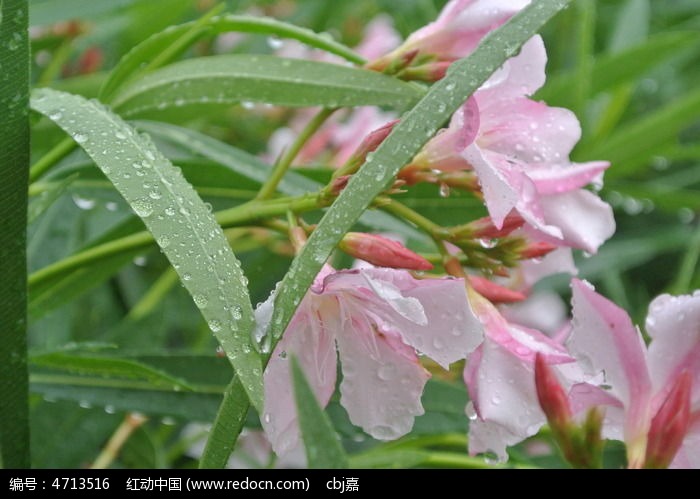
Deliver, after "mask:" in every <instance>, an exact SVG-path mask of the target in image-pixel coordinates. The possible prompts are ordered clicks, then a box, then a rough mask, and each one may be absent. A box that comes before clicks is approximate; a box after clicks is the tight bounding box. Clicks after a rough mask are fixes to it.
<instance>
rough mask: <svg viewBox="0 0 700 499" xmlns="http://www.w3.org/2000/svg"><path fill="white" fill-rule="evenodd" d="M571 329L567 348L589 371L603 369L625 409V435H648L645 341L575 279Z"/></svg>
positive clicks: (615, 309) (619, 312)
mask: <svg viewBox="0 0 700 499" xmlns="http://www.w3.org/2000/svg"><path fill="white" fill-rule="evenodd" d="M571 287H572V289H573V298H572V302H573V316H574V320H573V330H572V332H571V336H570V337H569V340H568V342H567V343H568V346H569V350H570V351H571V353H572V355H574V357H576V359H577V360H578V362H579V364H580V365H581V368H582V369H583V370H584V372H585V373H586V374H588V375H590V376H595V375H597V374H599V373H603V374H604V376H605V382H606V383H607V384H608V385H610V392H609V393H610V395H612V396H614V397H616V398H618V399H620V400H621V401H622V403H623V404H624V406H625V408H626V422H625V440H626V441H628V442H630V441H634V440H636V439H637V438H638V437H639V436H640V435H643V434H646V431H647V429H648V425H649V422H650V418H651V415H650V414H649V403H650V398H651V379H650V377H649V372H648V370H647V365H646V351H645V345H644V340H643V339H642V337H641V335H640V334H639V331H638V330H637V329H636V328H635V327H634V326H633V325H632V321H631V320H630V318H629V316H628V315H627V313H626V312H625V311H624V310H622V309H621V308H619V307H618V306H617V305H615V304H614V303H612V302H611V301H609V300H607V299H606V298H604V297H602V296H601V295H599V294H598V293H596V292H595V291H594V290H593V288H592V287H591V286H590V285H589V284H587V283H585V282H583V281H580V280H578V279H573V281H572V284H571Z"/></svg>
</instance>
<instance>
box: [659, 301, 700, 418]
mask: <svg viewBox="0 0 700 499" xmlns="http://www.w3.org/2000/svg"><path fill="white" fill-rule="evenodd" d="M699 325H700V292H698V291H696V292H695V293H694V294H693V295H684V296H671V295H661V296H659V297H657V298H656V299H654V301H652V302H651V304H650V305H649V314H648V315H647V320H646V330H647V333H648V334H649V336H651V338H652V341H651V344H650V345H649V354H648V357H649V372H650V373H651V378H652V380H653V382H654V388H655V392H656V395H655V396H654V407H656V406H657V405H658V404H660V403H661V402H663V400H664V399H665V397H666V394H667V393H668V391H669V390H670V389H671V387H672V386H673V385H674V383H675V380H676V378H677V377H678V376H679V375H680V373H681V372H683V371H687V372H689V373H690V375H691V378H692V380H693V381H692V393H691V400H693V401H694V402H695V404H696V405H699V406H700V327H699Z"/></svg>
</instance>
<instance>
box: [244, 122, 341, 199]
mask: <svg viewBox="0 0 700 499" xmlns="http://www.w3.org/2000/svg"><path fill="white" fill-rule="evenodd" d="M335 111H336V110H335V109H330V108H324V109H321V110H320V111H319V112H318V114H316V116H314V117H313V118H312V119H311V121H309V123H307V125H306V126H305V127H304V129H303V130H302V131H301V133H300V134H299V135H298V136H297V138H296V139H295V140H294V142H293V143H292V145H291V146H290V147H289V149H287V150H286V151H285V152H284V154H283V155H282V156H281V157H280V159H279V160H278V161H277V163H276V164H275V167H274V169H273V170H272V173H270V176H269V177H268V178H267V180H266V181H265V183H264V184H263V185H262V187H261V188H260V192H258V196H257V199H267V198H270V197H272V196H273V195H274V194H275V191H277V186H278V185H279V183H280V181H281V180H282V177H284V174H285V173H287V170H288V169H289V167H290V166H292V163H293V162H294V159H295V158H296V157H297V155H298V154H299V151H301V149H302V148H303V147H304V144H306V143H307V142H308V140H309V139H310V138H311V137H312V136H313V134H314V133H316V132H317V131H318V129H319V128H320V127H321V125H323V123H324V122H325V121H326V120H327V119H328V117H329V116H330V115H331V114H333V113H334V112H335Z"/></svg>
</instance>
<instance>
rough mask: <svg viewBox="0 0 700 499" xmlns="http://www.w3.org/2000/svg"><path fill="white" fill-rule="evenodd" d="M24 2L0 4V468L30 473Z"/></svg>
mask: <svg viewBox="0 0 700 499" xmlns="http://www.w3.org/2000/svg"><path fill="white" fill-rule="evenodd" d="M27 18H28V12H27V1H26V0H4V1H2V2H0V67H2V69H1V70H0V71H1V72H2V75H3V77H2V79H0V116H1V118H0V176H1V177H2V182H0V209H1V210H2V217H1V218H2V221H0V237H1V238H2V239H0V276H2V286H0V331H2V341H0V400H1V401H2V402H1V403H0V465H2V466H3V467H5V468H28V467H29V464H30V460H29V407H28V379H27V338H26V334H27V301H26V300H27V259H26V252H27V235H26V233H27V178H28V171H29V118H28V111H27V107H28V100H29V64H28V61H29V42H28V37H27Z"/></svg>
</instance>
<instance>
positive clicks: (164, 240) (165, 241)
mask: <svg viewBox="0 0 700 499" xmlns="http://www.w3.org/2000/svg"><path fill="white" fill-rule="evenodd" d="M158 246H160V247H161V248H167V247H168V246H170V238H169V237H168V236H160V237H159V238H158Z"/></svg>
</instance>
